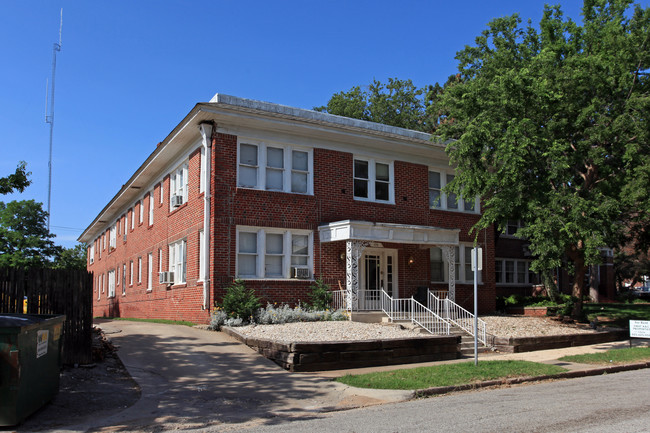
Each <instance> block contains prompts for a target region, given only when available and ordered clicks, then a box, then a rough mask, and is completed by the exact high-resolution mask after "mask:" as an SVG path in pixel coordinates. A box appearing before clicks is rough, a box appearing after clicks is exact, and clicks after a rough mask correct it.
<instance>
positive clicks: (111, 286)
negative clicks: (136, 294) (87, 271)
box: [108, 269, 115, 298]
mask: <svg viewBox="0 0 650 433" xmlns="http://www.w3.org/2000/svg"><path fill="white" fill-rule="evenodd" d="M114 296H115V269H113V270H111V271H108V297H109V298H112V297H114Z"/></svg>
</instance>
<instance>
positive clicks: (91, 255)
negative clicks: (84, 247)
mask: <svg viewBox="0 0 650 433" xmlns="http://www.w3.org/2000/svg"><path fill="white" fill-rule="evenodd" d="M88 259H89V261H90V264H91V265H92V264H93V263H95V242H93V243H92V244H90V246H89V247H88Z"/></svg>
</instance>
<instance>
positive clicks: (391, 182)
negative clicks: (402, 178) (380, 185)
mask: <svg viewBox="0 0 650 433" xmlns="http://www.w3.org/2000/svg"><path fill="white" fill-rule="evenodd" d="M354 161H366V162H367V163H368V197H357V196H356V195H354V179H355V177H354ZM376 164H386V165H388V200H379V199H377V198H376V191H375V182H377V168H376ZM352 183H353V185H352V196H353V197H354V199H355V200H358V201H370V202H375V203H387V204H395V165H394V161H389V160H383V159H374V158H367V157H365V156H358V155H355V156H354V157H353V160H352Z"/></svg>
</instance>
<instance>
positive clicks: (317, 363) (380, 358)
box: [222, 327, 461, 371]
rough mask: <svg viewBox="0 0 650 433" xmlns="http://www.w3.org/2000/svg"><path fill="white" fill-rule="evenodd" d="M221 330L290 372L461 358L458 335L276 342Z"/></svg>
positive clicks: (233, 330) (230, 330) (229, 329)
mask: <svg viewBox="0 0 650 433" xmlns="http://www.w3.org/2000/svg"><path fill="white" fill-rule="evenodd" d="M222 331H223V332H225V333H227V334H228V335H230V336H232V337H234V338H236V339H238V340H239V341H241V342H242V343H244V344H246V345H248V346H249V347H251V348H253V349H255V350H256V351H257V352H259V353H260V354H262V355H264V356H265V357H267V358H269V359H271V360H272V361H274V362H275V363H276V364H278V365H280V366H281V367H283V368H285V369H287V370H289V371H323V370H341V369H346V368H361V367H375V366H379V365H393V364H412V363H416V362H430V361H444V360H449V359H456V358H460V356H461V355H460V351H459V344H460V336H423V337H418V338H405V339H391V340H364V341H325V342H295V343H279V342H276V341H271V340H264V339H258V338H247V337H245V336H243V335H241V334H239V333H238V332H237V331H236V330H235V329H233V328H230V327H223V328H222Z"/></svg>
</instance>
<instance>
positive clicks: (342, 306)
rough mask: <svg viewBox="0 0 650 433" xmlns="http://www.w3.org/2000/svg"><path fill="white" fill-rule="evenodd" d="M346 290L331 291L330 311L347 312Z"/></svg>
mask: <svg viewBox="0 0 650 433" xmlns="http://www.w3.org/2000/svg"><path fill="white" fill-rule="evenodd" d="M347 309H348V306H347V303H346V290H333V291H332V310H347Z"/></svg>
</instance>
